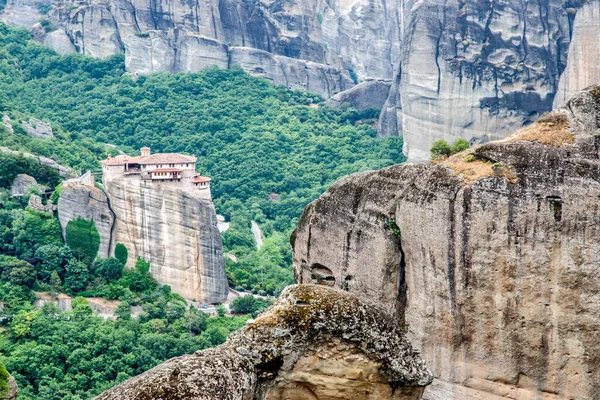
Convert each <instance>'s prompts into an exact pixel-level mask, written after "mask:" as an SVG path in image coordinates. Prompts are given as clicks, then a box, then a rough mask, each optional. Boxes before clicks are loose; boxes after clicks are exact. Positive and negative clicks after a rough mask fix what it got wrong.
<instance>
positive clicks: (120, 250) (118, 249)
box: [115, 243, 129, 265]
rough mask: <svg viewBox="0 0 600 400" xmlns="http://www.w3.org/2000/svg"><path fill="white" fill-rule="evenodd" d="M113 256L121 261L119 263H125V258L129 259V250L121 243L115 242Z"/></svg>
mask: <svg viewBox="0 0 600 400" xmlns="http://www.w3.org/2000/svg"><path fill="white" fill-rule="evenodd" d="M115 258H116V259H117V260H119V261H120V262H121V264H123V265H125V264H127V260H128V259H129V252H128V251H127V247H125V245H124V244H123V243H117V245H116V246H115Z"/></svg>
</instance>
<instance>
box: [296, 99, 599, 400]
mask: <svg viewBox="0 0 600 400" xmlns="http://www.w3.org/2000/svg"><path fill="white" fill-rule="evenodd" d="M599 121H600V87H597V88H593V89H590V90H588V91H586V92H583V93H581V94H578V95H577V96H575V97H574V98H573V99H571V100H570V101H569V103H568V104H567V107H566V108H565V109H562V110H560V111H558V112H555V113H552V114H550V115H548V116H547V117H544V118H543V119H541V120H540V121H539V122H537V123H535V124H533V125H532V126H531V127H529V128H526V129H525V130H522V131H519V132H518V133H517V134H516V135H515V136H512V137H510V138H508V139H505V140H502V141H499V142H491V143H488V144H484V145H481V146H479V147H475V148H473V149H470V150H468V151H466V152H463V153H461V154H458V155H456V156H453V157H451V158H450V159H447V160H445V161H444V162H441V163H438V164H435V165H434V164H421V165H419V164H404V165H396V166H393V167H389V168H386V169H383V170H380V171H372V172H363V173H359V174H355V175H351V176H348V177H346V178H344V179H342V180H341V181H339V182H338V183H336V184H334V185H332V186H331V188H330V189H329V190H328V191H327V192H326V193H325V194H324V195H323V196H321V198H319V199H318V200H316V201H315V202H313V203H312V204H310V205H309V206H308V207H307V208H306V209H305V211H304V214H303V215H302V217H301V219H300V222H299V225H298V228H297V230H296V232H295V234H294V236H293V240H292V242H293V247H294V270H295V275H296V280H297V282H299V283H310V282H314V283H320V284H324V285H329V286H333V287H338V288H342V289H345V290H348V291H350V292H352V293H356V294H358V295H360V296H364V297H367V298H370V299H373V300H376V301H378V302H379V303H380V304H382V305H383V306H384V307H386V308H387V309H388V310H389V311H392V312H394V313H395V314H396V316H397V319H398V321H400V322H402V323H403V324H404V326H405V329H406V331H407V337H408V338H409V340H410V341H411V343H413V345H414V346H415V347H416V348H418V349H419V350H420V351H421V354H422V357H423V359H424V360H425V361H426V362H427V364H428V366H429V367H430V368H431V369H432V371H433V373H434V375H435V377H436V380H435V381H434V383H433V384H432V385H431V386H430V387H428V388H427V389H426V391H425V395H424V397H423V398H424V399H429V400H432V399H444V400H452V399H456V400H459V399H460V400H471V399H482V398H485V399H498V400H499V399H508V398H510V399H541V398H543V399H554V400H559V399H560V400H562V399H564V400H566V399H594V398H598V397H599V396H600V364H599V361H598V360H599V359H600V345H598V340H597V333H596V332H597V326H598V324H599V323H600V309H599V308H598V307H597V304H598V293H597V289H596V288H597V287H598V285H600V274H599V272H598V267H597V266H598V265H599V264H600V247H599V246H598V243H600V230H599V229H598V223H597V219H598V209H599V207H600V203H599V200H598V199H599V198H600V159H599V152H600V140H599V139H598V136H597V135H598V134H599V132H600V129H599V128H600V123H599Z"/></svg>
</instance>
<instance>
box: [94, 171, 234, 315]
mask: <svg viewBox="0 0 600 400" xmlns="http://www.w3.org/2000/svg"><path fill="white" fill-rule="evenodd" d="M136 178H137V179H136ZM157 185H158V184H157ZM104 189H105V190H106V194H107V195H108V198H109V200H110V207H111V210H112V211H113V212H114V214H115V225H114V228H113V230H112V245H111V247H112V248H111V254H112V252H113V251H114V247H115V246H116V244H117V243H122V244H124V245H125V247H127V250H128V252H129V260H128V263H127V266H128V267H133V266H134V265H135V262H136V259H137V257H142V258H143V259H145V260H147V261H149V262H150V264H151V267H150V273H151V274H152V275H153V276H154V278H155V279H156V280H157V281H158V282H159V283H161V284H163V285H169V286H171V288H172V289H173V291H174V292H176V293H178V294H180V295H181V296H183V297H185V298H186V299H190V300H196V301H200V302H203V303H214V304H217V303H222V302H224V301H225V299H226V298H227V289H228V284H227V276H226V275H225V261H224V258H223V244H222V241H221V235H220V233H219V229H218V228H217V215H216V213H215V208H214V205H213V203H212V201H210V200H204V199H200V198H197V197H195V196H193V195H191V194H189V193H186V192H184V191H182V190H180V189H177V188H174V187H169V186H168V185H163V186H161V185H158V186H153V185H151V184H148V186H146V185H145V182H144V181H141V180H140V179H139V176H136V177H133V178H132V179H128V178H127V177H125V178H123V179H111V180H108V179H106V180H105V181H104Z"/></svg>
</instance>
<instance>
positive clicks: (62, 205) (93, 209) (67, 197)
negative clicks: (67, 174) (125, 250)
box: [58, 184, 115, 258]
mask: <svg viewBox="0 0 600 400" xmlns="http://www.w3.org/2000/svg"><path fill="white" fill-rule="evenodd" d="M78 217H81V218H83V219H86V220H88V221H94V225H95V226H96V229H97V230H98V234H99V235H100V248H99V249H98V257H100V258H108V257H110V256H111V255H112V253H111V249H112V247H113V242H112V230H113V226H114V223H115V215H114V213H113V212H112V210H111V208H110V203H109V200H108V198H107V197H106V195H105V194H104V192H102V190H100V189H98V188H95V187H94V186H88V185H65V184H63V188H62V190H61V192H60V198H59V201H58V220H59V221H60V226H61V227H62V231H63V237H66V229H67V224H68V223H69V221H71V220H74V219H76V218H78Z"/></svg>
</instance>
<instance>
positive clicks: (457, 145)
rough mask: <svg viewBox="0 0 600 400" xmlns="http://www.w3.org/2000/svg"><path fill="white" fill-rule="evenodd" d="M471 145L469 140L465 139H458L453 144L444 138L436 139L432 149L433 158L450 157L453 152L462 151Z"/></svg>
mask: <svg viewBox="0 0 600 400" xmlns="http://www.w3.org/2000/svg"><path fill="white" fill-rule="evenodd" d="M469 147H470V145H469V142H467V141H466V140H465V139H457V140H456V141H455V142H454V144H453V145H452V146H450V145H449V144H448V142H446V141H445V140H444V139H440V140H436V141H435V142H433V145H432V146H431V149H430V150H429V151H430V152H431V159H432V160H435V159H438V158H443V157H448V156H450V155H452V154H456V153H460V152H461V151H464V150H467V149H468V148H469Z"/></svg>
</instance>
